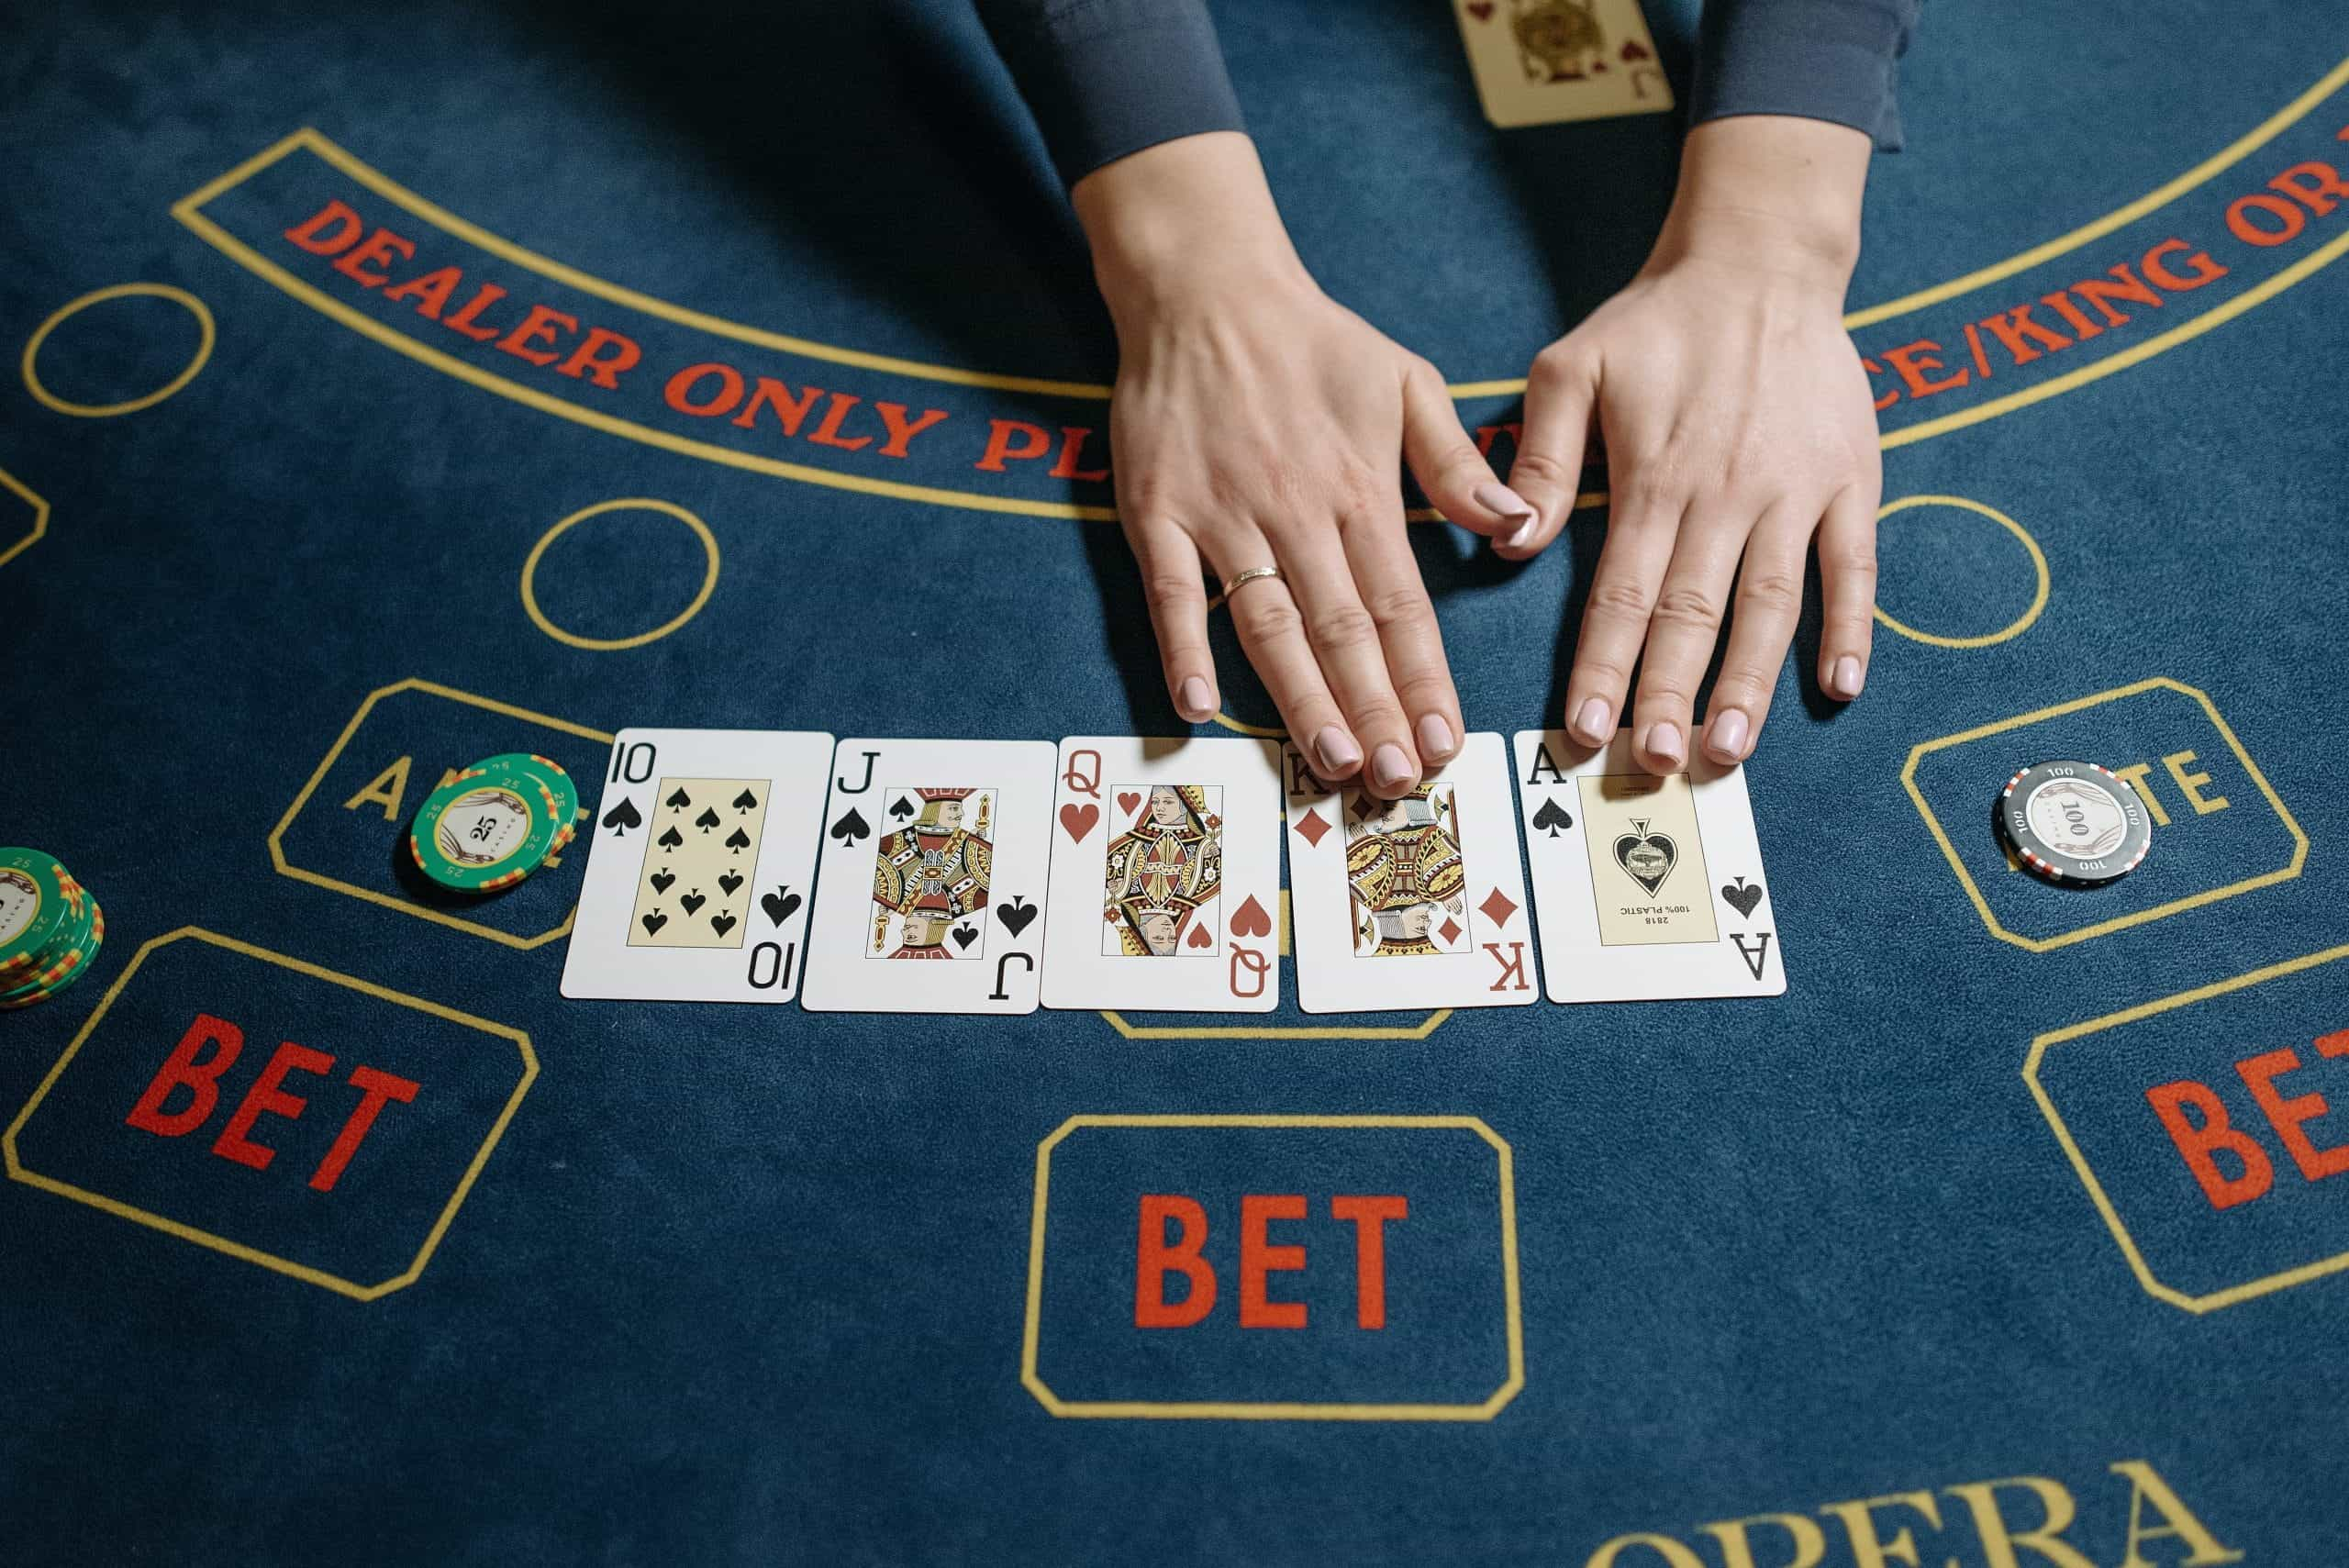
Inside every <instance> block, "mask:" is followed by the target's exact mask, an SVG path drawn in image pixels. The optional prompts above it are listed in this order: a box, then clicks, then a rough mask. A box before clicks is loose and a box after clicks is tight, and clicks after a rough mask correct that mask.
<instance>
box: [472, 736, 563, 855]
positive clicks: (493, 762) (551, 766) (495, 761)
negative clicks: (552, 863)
mask: <svg viewBox="0 0 2349 1568" xmlns="http://www.w3.org/2000/svg"><path fill="white" fill-rule="evenodd" d="M473 767H474V768H476V769H478V770H479V771H481V772H483V773H504V774H507V775H509V776H516V777H520V778H527V779H529V780H530V781H531V782H532V783H534V784H537V785H538V786H539V787H540V789H542V790H544V791H545V792H546V795H547V798H548V799H549V800H550V801H551V803H552V806H553V810H554V815H555V821H556V822H557V824H558V825H559V826H560V828H561V831H562V837H563V840H564V842H566V843H567V842H569V841H570V840H571V838H572V837H573V836H574V835H575V834H576V833H577V831H578V818H579V817H580V814H581V813H580V805H579V786H578V785H577V784H573V783H572V782H571V775H570V774H569V773H566V772H564V771H563V766H562V763H561V762H556V761H555V760H554V759H553V758H552V757H541V756H540V755H539V754H537V753H536V752H534V751H504V752H500V753H499V754H498V755H496V756H495V757H484V758H483V759H482V760H481V761H480V762H475V763H474V764H473ZM561 848H562V845H561V844H558V845H556V846H554V849H552V850H550V851H548V852H549V853H550V854H551V853H554V852H555V851H557V850H560V849H561Z"/></svg>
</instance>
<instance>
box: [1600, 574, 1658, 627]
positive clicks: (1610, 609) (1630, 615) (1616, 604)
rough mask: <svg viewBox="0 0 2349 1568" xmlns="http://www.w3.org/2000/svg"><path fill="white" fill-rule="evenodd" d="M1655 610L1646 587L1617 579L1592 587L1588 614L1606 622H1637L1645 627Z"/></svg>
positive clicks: (1653, 602)
mask: <svg viewBox="0 0 2349 1568" xmlns="http://www.w3.org/2000/svg"><path fill="white" fill-rule="evenodd" d="M1654 609H1655V601H1654V600H1653V599H1652V598H1650V597H1649V596H1648V592H1647V590H1646V589H1645V588H1644V587H1642V586H1641V585H1640V584H1637V583H1634V582H1631V581H1628V580H1626V579H1624V578H1620V577H1615V578H1609V579H1608V580H1606V581H1604V582H1600V583H1596V584H1592V585H1591V590H1590V605H1589V606H1588V609H1587V612H1586V613H1587V614H1589V615H1591V616H1595V617H1599V618H1602V619H1606V620H1620V621H1637V622H1639V623H1640V624H1641V625H1642V626H1644V625H1646V624H1647V619H1648V617H1649V616H1650V615H1651V614H1652V613H1653V611H1654Z"/></svg>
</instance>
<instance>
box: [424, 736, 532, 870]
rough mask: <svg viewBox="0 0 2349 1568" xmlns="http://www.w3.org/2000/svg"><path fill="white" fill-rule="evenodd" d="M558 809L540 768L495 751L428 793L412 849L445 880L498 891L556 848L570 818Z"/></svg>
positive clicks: (426, 866)
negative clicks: (517, 762)
mask: <svg viewBox="0 0 2349 1568" xmlns="http://www.w3.org/2000/svg"><path fill="white" fill-rule="evenodd" d="M513 755H514V756H516V757H519V756H520V754H519V753H514V754H513ZM521 761H522V762H529V761H530V759H529V758H527V757H522V758H521ZM493 764H494V765H493ZM554 772H556V773H560V772H561V770H560V769H557V770H554ZM564 782H565V784H568V782H569V781H568V780H567V779H566V780H565V781H564ZM559 809H560V806H559V800H558V796H557V793H556V790H555V787H554V784H553V783H552V781H551V779H550V778H549V777H547V776H546V774H545V773H543V772H541V771H539V770H537V769H535V768H533V769H529V770H525V769H521V768H518V767H515V766H513V765H511V762H510V760H509V758H507V757H493V758H490V759H488V762H486V763H484V765H481V766H477V767H471V768H467V769H466V770H465V771H464V772H462V773H459V774H458V775H457V776H456V777H455V778H453V779H451V780H450V781H449V782H448V783H447V784H443V785H441V786H440V788H439V789H436V790H434V791H433V792H432V794H431V795H429V796H428V797H427V798H426V800H425V802H424V804H423V806H420V807H418V808H417V814H416V821H415V823H414V825H413V826H412V827H411V828H409V829H408V838H407V846H408V853H409V854H410V855H412V856H413V857H414V858H415V860H416V863H417V866H419V867H420V868H422V870H423V872H424V874H425V875H427V876H429V877H430V878H431V879H432V880H433V881H434V882H436V883H439V884H440V885H441V886H443V887H450V888H454V889H456V890H457V891H459V892H462V893H494V892H496V891H497V890H498V889H500V888H503V887H510V886H512V885H513V884H515V883H518V882H519V881H521V880H522V879H523V878H524V877H526V876H528V875H529V873H532V872H533V871H536V870H537V869H538V868H539V867H540V865H542V864H544V863H545V862H546V858H547V856H548V855H550V854H551V853H553V852H554V849H555V840H556V837H557V835H559V834H560V833H561V832H562V828H563V825H564V823H565V822H566V821H567V820H568V818H566V817H561V816H559V815H558V812H559Z"/></svg>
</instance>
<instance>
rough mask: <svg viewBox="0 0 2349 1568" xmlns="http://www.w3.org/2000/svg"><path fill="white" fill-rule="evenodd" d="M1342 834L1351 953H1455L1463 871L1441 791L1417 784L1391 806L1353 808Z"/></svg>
mask: <svg viewBox="0 0 2349 1568" xmlns="http://www.w3.org/2000/svg"><path fill="white" fill-rule="evenodd" d="M1356 810H1357V813H1358V815H1359V820H1357V821H1355V822H1353V823H1352V824H1350V825H1349V826H1348V828H1347V834H1348V842H1347V845H1346V886H1347V889H1348V891H1349V892H1350V893H1351V894H1352V895H1353V917H1354V952H1355V954H1356V955H1357V956H1361V957H1376V958H1405V957H1415V956H1420V955H1425V954H1431V953H1444V952H1455V951H1460V947H1459V942H1460V939H1461V938H1462V937H1464V935H1466V927H1465V926H1464V924H1463V923H1462V922H1463V920H1464V913H1463V910H1464V905H1463V900H1462V892H1461V890H1462V888H1463V886H1464V884H1465V883H1466V881H1467V867H1466V865H1465V864H1464V862H1463V860H1462V858H1461V854H1460V825H1459V823H1458V821H1457V820H1456V812H1455V808H1454V806H1453V795H1452V790H1451V788H1450V787H1449V786H1447V785H1442V784H1421V785H1419V787H1418V788H1417V789H1414V790H1412V791H1411V792H1410V793H1409V794H1408V795H1404V796H1403V797H1402V798H1401V799H1399V800H1391V801H1382V800H1375V799H1373V798H1371V797H1369V796H1367V795H1364V797H1362V799H1361V800H1360V801H1359V802H1358V803H1357V806H1356Z"/></svg>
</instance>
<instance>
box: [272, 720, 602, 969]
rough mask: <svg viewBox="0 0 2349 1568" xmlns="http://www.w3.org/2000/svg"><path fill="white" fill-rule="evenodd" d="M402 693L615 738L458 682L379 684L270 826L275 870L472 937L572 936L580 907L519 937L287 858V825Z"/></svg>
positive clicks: (529, 943) (533, 943) (536, 941)
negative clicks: (387, 701)
mask: <svg viewBox="0 0 2349 1568" xmlns="http://www.w3.org/2000/svg"><path fill="white" fill-rule="evenodd" d="M402 692H423V693H425V694H426V695H429V696H436V697H444V698H446V699H448V700H449V701H451V702H457V703H464V704H466V705H468V706H473V707H478V708H484V709H486V710H487V711H489V712H491V713H495V714H502V715H504V716H505V717H507V718H518V719H521V720H523V721H525V722H526V723H529V724H542V725H544V726H546V727H547V728H550V729H559V730H561V731H562V733H564V734H566V735H576V736H579V737H581V738H583V739H584V740H599V741H601V742H603V743H604V744H605V745H607V746H608V745H610V744H611V743H612V737H611V736H610V735H609V734H607V733H606V732H605V731H603V730H601V729H590V728H587V727H586V726H585V725H584V724H573V723H572V722H571V721H570V720H569V719H567V718H556V717H553V716H552V715H551V714H544V713H533V712H531V711H530V710H529V708H525V707H516V706H513V705H512V704H510V703H502V702H499V701H497V700H496V699H495V697H484V696H477V695H474V694H473V693H472V692H461V691H459V690H457V689H456V688H455V687H454V686H444V685H441V684H439V683H438V682H434V681H427V680H424V679H421V678H419V677H416V676H411V677H409V678H408V679H406V680H405V681H395V682H394V683H393V684H390V685H388V686H379V687H377V688H376V689H375V690H374V691H372V692H369V693H368V694H367V697H366V700H365V701H364V702H362V703H361V704H360V705H359V711H358V712H357V713H354V714H352V715H351V722H350V723H348V724H346V725H344V726H343V727H342V733H341V734H340V735H338V736H336V737H335V740H334V744H333V745H332V746H330V747H328V749H327V754H326V756H325V757H324V758H323V759H322V760H321V761H320V762H319V763H318V765H317V767H316V768H315V769H313V770H311V773H310V777H309V780H308V782H307V783H306V784H303V785H302V792H301V793H300V794H299V795H295V797H294V804H293V805H291V806H287V807H286V808H285V815H284V816H283V817H279V818H278V819H277V826H276V827H274V828H271V829H270V830H269V861H270V863H271V864H272V865H273V866H275V867H276V868H277V874H278V875H280V876H290V877H292V878H294V879H295V881H296V882H306V883H309V884H311V885H313V886H316V887H326V888H331V889H333V890H334V891H335V892H337V893H341V894H347V895H350V896H351V897H353V898H363V899H365V900H366V901H367V902H368V903H370V904H379V905H381V906H384V908H386V909H396V910H398V911H399V912H400V913H401V914H403V915H413V916H415V917H417V918H418V919H420V920H430V921H432V922H433V923H434V924H436V925H441V926H447V927H449V928H450V929H452V930H459V931H463V932H465V933H467V934H468V935H470V936H476V937H481V938H484V939H485V940H489V941H493V942H496V943H499V944H500V945H502V946H505V947H509V948H525V949H527V948H535V947H543V946H545V945H546V944H547V943H549V942H551V941H555V940H559V939H561V938H562V937H566V936H568V935H570V934H571V921H572V917H573V915H575V914H576V913H577V911H576V910H567V911H565V912H564V914H563V917H562V924H561V925H559V926H557V927H555V928H554V929H552V930H548V931H540V932H539V933H537V934H536V935H534V936H527V937H519V936H516V935H515V934H514V933H513V932H511V931H501V930H499V929H496V928H495V926H484V925H483V924H482V923H481V922H480V921H478V920H468V919H466V918H465V917H462V915H451V914H450V913H449V912H448V911H447V910H445V909H435V908H432V907H430V906H427V905H423V904H417V903H413V902H411V901H409V900H407V899H405V898H399V897H395V896H394V895H391V894H388V893H384V892H382V891H381V890H379V889H376V888H373V887H361V886H360V885H358V884H356V883H350V882H344V881H342V880H340V878H337V877H331V876H328V875H327V874H326V873H323V872H315V871H311V870H309V869H308V868H307V867H305V866H297V865H295V864H294V863H293V862H291V861H289V860H287V859H286V858H285V843H284V840H285V830H286V829H287V828H291V827H293V826H294V821H295V818H296V817H300V816H301V815H302V808H303V807H304V806H307V805H309V804H310V796H311V795H313V794H315V793H316V792H317V787H318V785H319V784H323V783H325V782H326V776H327V774H328V773H330V772H332V771H333V768H334V765H335V763H336V762H340V760H341V758H342V753H343V749H344V748H345V747H347V746H349V745H350V744H351V739H352V738H353V737H354V736H356V735H357V734H358V733H359V728H360V726H361V725H362V724H365V723H366V722H367V716H368V715H369V714H371V713H373V712H374V711H375V705H376V704H377V703H380V702H382V701H383V700H384V698H385V697H391V696H397V695H399V694H400V693H402Z"/></svg>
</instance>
